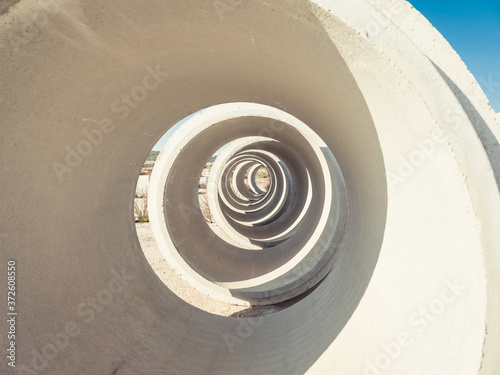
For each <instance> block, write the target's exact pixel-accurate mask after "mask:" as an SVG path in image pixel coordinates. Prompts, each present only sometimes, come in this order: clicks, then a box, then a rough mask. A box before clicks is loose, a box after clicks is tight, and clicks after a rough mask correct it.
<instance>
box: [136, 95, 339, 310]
mask: <svg viewBox="0 0 500 375" xmlns="http://www.w3.org/2000/svg"><path fill="white" fill-rule="evenodd" d="M145 168H147V166H145ZM138 189H139V184H138ZM138 199H140V198H138ZM142 199H145V200H146V203H143V206H144V205H145V206H146V207H147V209H148V214H149V219H150V221H151V223H150V226H151V228H152V231H153V233H154V240H155V242H156V243H157V246H158V249H159V252H160V254H161V255H160V254H159V253H158V251H156V253H155V254H156V255H155V257H154V261H155V262H156V263H151V261H150V263H151V264H152V266H153V269H155V271H156V272H157V273H158V270H159V269H160V268H168V271H165V270H163V271H160V272H163V274H162V273H160V274H159V276H160V278H162V280H163V281H164V282H165V284H166V285H167V286H168V287H169V288H170V289H172V290H173V291H174V292H175V293H176V294H178V295H179V296H180V297H181V298H183V299H184V300H186V301H188V302H190V303H193V301H192V299H193V298H191V297H189V296H187V295H186V293H185V292H186V291H191V292H192V293H193V295H195V294H196V295H197V296H196V298H198V299H201V300H202V303H199V304H197V307H199V308H202V309H204V310H206V311H209V312H212V313H218V314H220V315H227V313H228V312H230V311H231V312H232V313H236V312H237V311H235V310H236V308H232V307H234V306H240V308H239V309H240V310H241V309H242V308H244V309H245V308H246V309H247V310H246V311H247V313H248V314H256V311H261V312H264V311H270V310H277V309H279V306H282V305H280V304H282V303H284V302H286V303H285V305H290V304H291V303H294V302H293V301H296V300H297V299H298V298H300V296H301V295H303V294H304V293H306V292H307V291H310V290H311V289H312V288H314V287H315V286H316V285H318V283H319V282H320V281H321V280H322V279H323V278H324V277H325V276H326V275H327V274H328V272H330V271H331V269H332V267H333V264H334V258H335V256H336V253H337V249H338V248H339V246H340V244H341V243H342V237H343V232H344V225H345V222H346V215H347V197H346V192H345V184H344V180H343V177H342V174H341V172H340V168H339V166H338V164H337V162H336V160H335V157H334V156H333V153H332V152H331V150H329V148H328V147H327V146H326V144H325V143H324V142H323V141H322V140H321V138H320V137H319V136H318V135H317V134H316V133H314V132H313V131H312V130H311V129H310V128H309V127H308V126H307V125H306V124H304V123H303V122H301V121H300V120H299V119H297V118H295V117H293V116H291V115H290V114H288V113H286V112H284V111H281V110H279V109H276V108H273V107H268V106H264V105H259V104H254V103H230V104H222V105H218V106H214V107H210V108H207V109H205V110H203V111H201V112H200V113H198V114H196V115H195V116H193V117H192V118H190V119H188V120H187V121H185V122H184V123H183V124H182V126H180V127H179V128H178V129H177V130H176V131H175V132H174V133H173V134H172V135H171V136H170V138H169V139H168V141H167V142H166V144H165V146H164V147H163V150H162V151H161V153H160V154H159V155H158V158H157V160H156V163H155V165H154V167H153V168H152V173H151V175H150V180H149V189H148V196H147V198H142ZM138 233H139V237H141V231H140V230H138ZM149 238H150V240H151V242H153V235H150V237H149ZM143 246H144V245H143ZM255 250H258V251H255ZM148 259H149V258H148ZM164 275H167V276H168V277H167V278H168V279H169V280H165V277H164ZM172 283H174V284H182V288H183V290H184V291H179V290H176V289H178V288H175V287H174V286H173V285H172ZM195 290H196V292H195ZM221 304H222V305H221ZM214 306H215V309H214ZM256 306H261V307H258V308H257V307H256ZM262 306H267V307H262ZM221 307H223V308H222V310H224V312H222V311H221ZM248 307H251V309H248Z"/></svg>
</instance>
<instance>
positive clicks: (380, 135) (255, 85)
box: [0, 0, 500, 375]
mask: <svg viewBox="0 0 500 375" xmlns="http://www.w3.org/2000/svg"><path fill="white" fill-rule="evenodd" d="M0 20H1V21H2V22H0V46H1V49H0V65H1V66H2V70H1V72H0V87H1V89H0V90H1V91H0V108H1V111H0V126H1V127H0V129H1V130H0V160H1V161H2V180H1V181H2V182H1V193H2V195H1V198H0V212H1V213H2V215H1V217H0V241H1V242H0V249H1V250H0V261H1V268H0V269H1V271H0V277H1V279H2V280H6V274H5V273H6V264H7V261H8V260H12V259H14V260H15V261H16V263H17V280H18V289H17V291H18V294H17V296H16V298H17V302H16V303H17V304H16V308H17V311H18V315H17V318H18V327H17V328H18V331H17V335H16V336H17V337H16V343H17V352H16V358H17V361H16V368H15V369H13V368H11V367H10V366H8V365H7V362H6V359H5V358H4V359H3V360H2V361H0V372H1V373H2V374H3V373H7V374H9V373H13V374H51V375H52V374H54V375H58V374H61V375H67V374H110V375H111V374H117V375H127V374H144V375H157V374H190V375H209V374H217V375H219V374H220V375H223V374H225V375H234V374H245V375H246V374H254V375H257V374H292V375H303V374H310V375H323V374H333V373H335V374H382V373H383V374H395V375H400V374H407V375H417V374H418V375H421V374H426V375H427V374H429V375H432V374H439V375H443V374H450V375H472V374H474V375H476V374H479V375H491V374H495V373H496V372H498V371H499V369H500V363H499V358H498V349H499V347H500V314H499V312H500V293H499V288H500V280H499V279H500V276H499V275H500V272H499V271H500V269H499V267H500V231H498V225H499V223H500V197H499V189H498V186H499V181H500V178H499V176H500V169H499V160H500V156H499V146H498V139H499V138H500V127H499V124H498V122H497V121H496V117H497V115H496V114H495V113H494V112H493V110H492V109H491V108H490V107H489V105H488V103H487V100H486V97H485V95H484V93H482V92H481V90H480V88H479V85H478V84H477V82H476V80H475V79H474V77H472V75H471V74H470V73H469V72H468V71H467V68H466V67H465V65H464V64H463V63H462V62H461V60H460V58H459V57H458V55H457V54H456V53H455V52H454V51H453V50H452V49H451V47H450V46H449V45H448V43H447V42H446V41H445V40H444V38H443V37H442V36H441V35H440V34H439V33H438V32H437V31H436V30H435V29H434V28H433V27H432V26H431V25H430V24H429V23H428V22H427V21H426V20H425V19H424V18H423V17H422V16H421V15H420V14H419V13H418V12H417V11H416V10H415V9H413V8H412V7H411V5H410V4H408V3H407V2H406V1H403V0H391V1H388V0H315V1H314V2H308V1H301V0H276V1H273V2H263V1H252V2H250V1H247V2H245V1H229V0H228V1H225V0H222V1H215V2H214V1H212V0H210V1H205V0H200V1H195V2H193V1H190V2H188V1H145V2H137V1H128V0H122V1H116V0H109V1H105V2H102V1H95V0H89V1H85V2H77V1H73V0H65V1H62V0H61V1H55V0H54V1H51V0H47V1H39V2H37V1H33V0H23V1H20V2H17V3H16V4H15V5H14V6H13V7H11V8H10V9H9V11H8V12H5V10H4V9H3V8H2V13H1V15H0ZM26 20H29V21H26ZM27 22H28V23H27ZM243 102H246V103H255V104H260V105H266V106H270V107H274V108H276V109H278V110H283V112H286V113H288V114H289V115H291V116H293V117H294V118H297V119H299V120H300V121H301V122H303V123H304V124H306V125H307V126H308V127H309V128H310V129H312V131H314V132H315V134H317V135H318V137H320V138H321V140H322V142H324V144H325V145H326V146H327V148H328V149H329V150H330V151H331V153H332V154H333V156H334V158H335V160H336V161H337V162H338V166H339V169H340V171H341V174H342V176H343V179H344V180H345V187H346V192H347V201H346V204H347V207H348V215H347V222H346V230H345V233H344V235H343V238H342V241H343V242H342V244H341V246H340V248H339V251H337V252H336V253H335V254H336V256H333V257H332V258H330V260H331V261H332V264H331V272H329V273H328V275H327V276H326V277H325V279H324V280H323V282H321V283H320V284H318V285H317V287H316V288H315V289H314V290H313V291H311V292H310V294H309V295H307V296H306V297H305V298H303V299H301V300H300V301H297V302H296V303H295V304H293V306H291V307H289V308H286V309H284V310H282V311H279V312H277V313H274V314H270V315H266V316H263V317H260V318H245V319H238V318H234V317H229V318H228V317H222V316H218V315H214V314H210V313H207V312H205V311H202V310H200V309H197V308H194V307H192V306H191V305H189V304H188V303H186V302H184V301H183V300H182V299H180V298H178V297H177V296H176V295H175V294H174V293H172V292H171V291H170V290H169V289H168V288H166V286H165V285H164V284H163V283H162V282H161V281H160V280H159V278H158V277H157V275H156V274H155V273H154V272H153V270H152V269H151V266H150V265H149V264H148V262H147V260H146V259H145V257H144V255H143V254H142V251H141V248H140V245H139V242H138V240H137V235H136V233H135V228H134V223H133V200H134V192H135V187H136V183H137V178H138V176H139V172H140V169H141V167H142V164H143V162H144V160H145V159H146V156H147V155H148V153H149V151H150V150H151V148H152V147H153V145H154V144H155V143H156V142H157V140H158V139H159V138H160V137H161V136H162V135H163V134H164V133H165V131H166V130H168V129H169V128H170V127H171V126H173V124H175V123H176V122H177V121H179V120H181V119H183V118H185V117H187V116H188V115H190V114H192V113H195V112H197V111H198V110H200V109H203V108H207V107H212V106H217V105H220V104H224V103H243ZM251 120H252V121H251V122H249V121H246V120H245V119H244V118H241V119H236V120H226V121H223V122H222V123H220V124H219V125H215V126H214V127H213V129H214V136H218V135H223V136H224V137H223V138H224V139H222V140H221V142H222V143H223V144H225V143H227V142H230V141H231V140H234V139H238V138H242V137H246V136H249V137H250V136H264V137H270V138H273V139H274V138H275V136H276V134H279V137H280V142H282V143H285V144H290V142H293V141H297V142H300V138H298V137H295V136H294V135H295V134H294V133H293V131H292V130H287V131H283V132H279V131H277V130H278V129H279V128H280V127H279V123H278V124H277V123H275V122H269V121H267V120H266V119H265V118H262V119H251ZM230 125H233V126H230ZM217 126H220V127H223V128H224V129H226V130H225V131H224V132H222V133H221V132H218V131H217ZM255 128H257V130H258V131H257V132H255V130H256V129H255ZM242 129H248V131H246V130H245V131H244V130H242ZM262 129H267V130H266V131H264V132H261V133H260V134H259V131H260V130H262ZM193 139H194V138H193ZM207 139H208V138H207ZM188 143H189V142H188ZM195 143H196V142H195ZM195 143H193V144H195ZM217 145H218V143H217V142H214V144H213V147H212V149H211V150H210V152H212V154H213V152H215V151H217ZM188 147H189V146H188ZM208 148H209V147H208ZM208 148H207V150H208ZM299 149H300V150H302V149H304V150H306V149H307V148H305V147H300V148H299ZM210 155H211V154H209V155H200V154H198V153H197V152H196V148H191V150H190V153H184V156H185V157H183V158H182V163H183V164H182V165H184V166H185V168H186V171H189V173H187V174H186V175H184V174H183V171H182V166H181V167H179V168H176V170H177V175H175V176H171V177H170V178H172V179H174V180H175V179H176V180H177V181H178V182H179V183H178V185H181V186H182V184H187V185H184V186H192V185H193V184H194V183H196V182H195V179H196V178H198V179H199V175H200V173H201V170H202V169H203V165H201V164H199V160H203V162H206V160H208V158H209V157H210ZM204 158H205V159H204ZM304 160H306V161H307V160H313V159H311V158H310V157H309V155H306V156H305V157H304ZM290 164H294V163H290ZM312 164H313V166H314V165H316V164H315V163H312ZM191 165H192V166H193V167H195V166H199V168H198V167H197V168H198V169H199V170H198V171H193V170H191V169H189V168H188V167H190V166H191ZM308 171H309V170H308ZM321 171H322V169H321V168H313V167H311V169H310V173H311V188H312V189H314V188H317V186H318V184H317V182H315V181H319V180H317V178H318V177H317V176H318V175H320V174H321V173H320V172H321ZM173 186H174V187H175V184H173ZM315 186H316V187H315ZM191 193H192V191H190V190H189V189H187V188H185V189H184V191H181V189H180V188H178V189H177V191H176V193H175V194H173V195H170V193H168V192H167V193H166V194H165V196H164V197H165V198H166V199H174V201H173V202H175V199H180V200H181V201H185V200H187V199H189V197H190V196H191V195H192V194H191ZM323 193H324V192H323ZM324 197H327V194H324ZM312 199H314V196H313V197H312ZM171 202H172V201H171ZM167 203H168V202H167ZM167 207H168V204H167ZM185 208H186V211H185V213H186V215H187V217H188V219H189V221H190V222H191V224H189V226H188V225H186V227H184V226H183V225H182V224H181V223H176V224H177V225H174V226H170V227H169V228H170V230H172V228H177V229H176V230H178V232H176V233H174V234H173V235H174V236H176V241H178V242H177V245H178V247H179V248H181V247H182V240H183V239H186V241H188V240H189V241H190V242H191V243H192V244H193V246H195V248H189V249H186V251H182V248H181V252H182V253H187V254H191V255H194V256H193V259H190V262H191V265H194V267H197V268H198V270H199V271H200V272H203V271H205V272H207V271H206V268H205V266H206V264H204V263H203V262H201V263H200V264H198V265H196V259H197V258H196V256H197V255H198V254H200V255H203V251H204V249H205V248H209V247H210V246H205V245H209V244H210V243H212V241H216V240H217V239H216V237H213V238H211V239H208V240H206V242H208V244H207V243H200V242H199V241H194V240H193V238H194V239H196V236H195V235H193V234H192V233H193V232H192V231H191V232H187V233H186V232H185V230H186V228H193V226H195V225H199V227H200V228H203V225H205V224H204V222H203V221H202V220H201V216H200V215H199V214H197V212H198V211H197V207H196V204H195V203H193V206H188V207H185ZM333 212H334V213H337V212H338V211H336V210H333ZM318 215H319V214H318ZM164 216H165V215H164ZM318 217H319V216H318ZM183 220H184V219H183ZM316 220H318V222H319V219H316ZM196 223H197V224H196ZM183 231H184V232H183ZM292 237H293V236H292ZM306 239H307V238H304V241H305V240H306ZM297 241H299V239H297ZM299 242H300V241H299ZM295 248H296V249H297V250H298V251H300V246H295ZM224 249H225V250H227V251H228V253H231V248H230V246H225V247H224V248H223V250H224ZM271 249H272V248H271ZM263 250H264V251H265V249H263ZM252 251H253V250H252ZM256 251H260V250H256ZM295 255H296V254H294V253H293V252H292V253H291V254H289V256H290V257H291V258H293V257H294V256H295ZM277 259H278V260H275V261H272V262H263V261H262V262H261V263H260V264H258V265H256V266H255V267H244V265H241V264H239V265H238V267H236V268H235V269H232V268H231V267H230V266H231V265H234V262H231V261H230V260H225V259H222V258H221V262H222V263H224V262H225V263H226V264H225V265H224V267H220V268H219V269H215V271H217V272H213V273H212V275H213V274H215V275H217V276H218V277H219V280H215V281H216V282H227V283H230V282H238V281H241V279H243V278H250V277H254V276H256V274H255V272H257V275H258V276H262V275H266V274H267V273H269V272H271V273H272V272H273V270H274V269H275V268H276V266H279V264H280V263H282V262H283V259H284V258H283V256H280V257H278V258H277ZM311 263H312V264H311ZM313 264H314V262H310V263H309V266H311V267H313ZM209 265H211V266H217V265H219V263H217V262H212V263H211V264H209ZM219 271H220V272H219ZM222 271H224V272H222ZM223 273H224V274H223ZM222 274H223V275H222ZM205 276H206V277H209V276H210V275H205ZM221 276H224V278H222V277H221ZM258 276H257V277H258ZM212 281H214V280H212ZM269 282H272V280H270V281H269ZM227 286H228V285H226V287H227ZM271 290H272V289H271ZM0 295H3V296H6V295H7V283H6V282H2V283H1V284H0ZM6 330H7V325H6V324H2V325H0V337H2V338H5V337H7V332H6ZM2 343H4V344H2V345H4V346H5V345H6V344H7V343H6V342H5V341H2ZM5 349H6V348H5Z"/></svg>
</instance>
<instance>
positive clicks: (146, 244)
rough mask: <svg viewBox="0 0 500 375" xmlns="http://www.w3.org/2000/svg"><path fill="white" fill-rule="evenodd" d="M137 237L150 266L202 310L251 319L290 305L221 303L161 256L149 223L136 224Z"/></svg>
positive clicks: (171, 288) (163, 279) (167, 284)
mask: <svg viewBox="0 0 500 375" xmlns="http://www.w3.org/2000/svg"><path fill="white" fill-rule="evenodd" d="M136 230H137V236H138V237H139V242H140V243H141V246H142V250H143V252H144V255H145V256H146V258H147V260H148V261H149V264H150V265H151V267H152V268H153V270H154V271H155V272H156V274H157V275H158V277H159V278H160V279H161V280H162V281H163V282H164V283H165V285H166V286H167V287H168V288H169V289H170V290H172V291H173V292H174V293H175V294H177V295H178V296H179V297H180V298H182V299H183V300H185V301H186V302H188V303H190V304H191V305H193V306H195V307H198V308H200V309H202V310H205V311H208V312H210V313H213V314H217V315H222V316H236V317H251V316H260V315H267V314H271V313H273V312H276V311H279V310H282V309H284V308H286V307H287V306H289V305H290V303H280V304H277V305H269V306H255V307H248V306H237V305H231V304H228V303H224V302H219V301H216V300H214V299H213V298H210V297H208V296H206V295H204V294H202V293H201V292H199V291H198V290H196V289H194V288H193V287H191V286H190V285H189V284H188V283H187V282H186V281H184V280H183V279H182V278H181V276H180V275H179V274H177V272H175V270H174V269H173V268H172V267H170V266H169V265H168V264H167V262H166V260H165V258H164V257H163V255H162V254H161V252H160V250H159V248H158V245H157V243H156V240H155V239H154V236H153V232H152V230H151V225H150V224H149V223H136Z"/></svg>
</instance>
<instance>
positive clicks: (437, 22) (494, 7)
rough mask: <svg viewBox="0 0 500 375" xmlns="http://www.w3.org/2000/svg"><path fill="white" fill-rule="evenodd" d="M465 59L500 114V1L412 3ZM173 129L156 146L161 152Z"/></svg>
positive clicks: (413, 0)
mask: <svg viewBox="0 0 500 375" xmlns="http://www.w3.org/2000/svg"><path fill="white" fill-rule="evenodd" d="M410 3H411V4H412V5H413V6H414V7H415V8H416V9H417V10H418V11H419V12H420V13H422V14H423V15H424V16H425V17H426V18H427V19H428V20H429V21H430V22H431V23H432V24H433V25H434V27H436V28H437V29H438V30H439V32H441V34H443V36H444V37H445V38H446V39H447V40H448V42H449V43H450V44H451V46H452V47H453V48H454V49H455V50H456V51H457V52H458V54H459V55H460V56H461V57H462V60H463V61H464V62H465V64H466V65H467V67H468V68H469V70H470V71H471V72H472V74H474V76H475V77H476V79H477V80H478V82H479V84H480V85H481V87H482V88H483V90H484V92H485V93H486V95H487V96H488V99H489V100H490V104H491V106H492V107H493V109H494V110H495V111H496V112H500V0H475V1H474V0H410ZM184 122H185V120H183V121H181V122H180V123H178V124H176V125H175V126H174V127H172V128H171V129H170V130H169V131H168V132H167V133H166V134H165V135H164V136H163V137H162V138H161V139H160V140H159V141H158V143H157V144H156V145H155V146H154V148H153V150H155V151H160V150H161V149H162V148H163V146H164V145H165V142H166V141H167V139H168V138H169V137H170V135H171V134H172V133H173V132H174V131H175V130H177V129H178V128H179V126H180V125H182V123H184Z"/></svg>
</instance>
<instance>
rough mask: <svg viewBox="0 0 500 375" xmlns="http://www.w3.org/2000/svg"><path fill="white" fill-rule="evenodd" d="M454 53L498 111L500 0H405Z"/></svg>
mask: <svg viewBox="0 0 500 375" xmlns="http://www.w3.org/2000/svg"><path fill="white" fill-rule="evenodd" d="M409 2H410V3H411V4H412V5H413V6H414V7H415V8H416V9H417V10H418V11H419V12H420V13H422V14H423V15H424V16H425V17H426V18H427V19H428V20H429V21H430V22H431V23H432V24H433V25H434V27H435V28H436V29H438V30H439V32H440V33H441V34H442V35H443V36H444V37H445V38H446V39H447V40H448V42H449V43H450V44H451V46H452V47H453V48H454V49H455V51H457V52H458V54H459V55H460V57H461V58H462V60H463V61H464V62H465V64H466V65H467V67H468V68H469V70H470V71H471V72H472V74H474V76H475V77H476V79H477V81H478V82H479V84H480V85H481V87H482V88H483V90H484V92H485V94H486V95H487V96H488V99H489V100H490V104H491V106H492V107H493V109H494V110H495V111H496V112H500V0H409Z"/></svg>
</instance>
